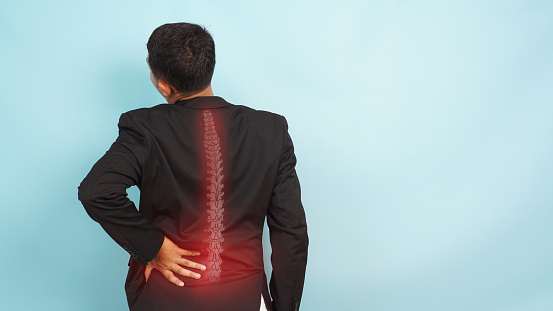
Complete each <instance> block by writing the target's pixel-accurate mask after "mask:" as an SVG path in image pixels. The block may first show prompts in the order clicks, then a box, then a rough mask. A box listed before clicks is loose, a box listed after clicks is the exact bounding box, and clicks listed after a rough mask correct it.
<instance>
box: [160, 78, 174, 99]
mask: <svg viewBox="0 0 553 311" xmlns="http://www.w3.org/2000/svg"><path fill="white" fill-rule="evenodd" d="M157 87H158V90H159V91H160V92H161V95H162V96H163V97H169V96H171V95H172V94H173V93H175V90H174V89H173V87H172V86H171V85H170V84H169V83H167V82H163V81H157Z"/></svg>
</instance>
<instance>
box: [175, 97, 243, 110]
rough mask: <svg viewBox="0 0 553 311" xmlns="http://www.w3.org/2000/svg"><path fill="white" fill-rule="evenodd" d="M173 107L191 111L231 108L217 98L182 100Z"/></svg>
mask: <svg viewBox="0 0 553 311" xmlns="http://www.w3.org/2000/svg"><path fill="white" fill-rule="evenodd" d="M175 105H179V106H184V107H187V108H192V109H205V108H221V107H228V106H233V105H232V104H231V103H229V102H227V101H226V100H224V99H223V98H222V97H219V96H197V97H193V98H190V99H183V100H179V101H177V102H175Z"/></svg>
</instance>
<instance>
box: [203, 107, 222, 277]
mask: <svg viewBox="0 0 553 311" xmlns="http://www.w3.org/2000/svg"><path fill="white" fill-rule="evenodd" d="M203 117H204V148H205V155H206V159H207V175H206V181H207V199H208V201H207V203H206V204H207V206H208V210H207V224H208V228H207V229H206V230H205V231H206V232H209V236H208V238H207V239H206V240H205V242H207V244H208V246H207V250H206V251H207V260H208V263H207V269H206V273H207V276H208V279H209V281H210V282H218V281H219V280H220V278H221V263H222V259H221V253H222V252H223V247H222V246H221V242H223V240H224V239H223V235H222V234H221V231H222V230H223V229H224V226H223V211H224V208H223V202H224V200H223V194H224V192H223V186H224V184H223V160H222V159H221V156H222V155H221V144H220V140H219V136H218V135H217V132H216V131H215V123H214V121H213V115H212V114H211V111H209V110H204V111H203Z"/></svg>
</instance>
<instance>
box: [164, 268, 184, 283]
mask: <svg viewBox="0 0 553 311" xmlns="http://www.w3.org/2000/svg"><path fill="white" fill-rule="evenodd" d="M163 275H164V276H165V278H166V279H167V280H168V281H169V282H171V283H173V284H175V285H177V286H184V283H183V282H182V281H181V280H179V279H178V278H177V277H176V276H175V275H174V274H173V272H171V271H169V270H163Z"/></svg>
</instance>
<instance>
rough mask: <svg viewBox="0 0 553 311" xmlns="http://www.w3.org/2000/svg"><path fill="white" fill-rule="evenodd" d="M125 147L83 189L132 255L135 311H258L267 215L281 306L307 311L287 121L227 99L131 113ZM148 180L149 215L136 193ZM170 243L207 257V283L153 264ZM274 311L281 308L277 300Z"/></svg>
mask: <svg viewBox="0 0 553 311" xmlns="http://www.w3.org/2000/svg"><path fill="white" fill-rule="evenodd" d="M119 127H120V134H119V137H118V139H117V141H116V142H115V143H114V144H113V145H112V147H111V148H110V150H109V151H108V152H107V153H106V155H105V156H104V157H102V159H100V160H99V161H98V163H96V165H95V166H94V167H93V169H92V171H91V172H90V173H89V175H88V176H87V177H86V178H85V180H83V183H81V186H80V187H79V198H80V199H81V201H83V204H84V206H85V208H86V209H87V212H88V213H89V214H90V216H91V217H92V218H93V219H95V220H96V221H98V222H99V223H100V224H101V225H102V226H103V227H104V229H105V230H106V231H107V232H108V233H109V234H110V235H111V236H112V238H114V240H116V241H117V242H118V243H119V244H120V245H121V246H122V247H123V248H125V249H126V250H127V251H128V252H129V253H130V254H131V256H132V257H133V258H134V259H135V260H131V261H130V262H129V265H130V267H129V274H128V277H127V282H126V284H125V288H126V291H127V297H128V300H129V306H130V307H131V309H132V310H153V309H155V310H177V309H178V310H258V309H259V299H260V297H259V295H260V293H262V292H263V294H264V299H265V301H267V302H269V301H271V298H270V297H269V295H268V291H267V288H266V279H265V274H264V272H263V266H264V265H263V252H262V246H261V240H262V230H263V224H264V220H265V216H266V215H267V222H268V225H269V228H270V232H271V244H272V248H273V255H272V264H273V275H272V278H271V294H272V296H273V299H274V308H275V309H276V310H294V309H297V308H298V307H299V301H300V299H301V293H302V288H303V280H304V275H305V264H306V260H307V243H308V238H307V229H306V222H305V215H304V211H303V207H302V204H301V198H300V186H299V181H298V178H297V176H296V174H295V163H296V158H295V156H294V151H293V145H292V141H291V139H290V136H289V135H288V132H287V129H288V128H287V124H286V120H285V119H284V117H282V116H280V115H277V114H274V113H270V112H266V111H257V110H254V109H251V108H248V107H246V106H240V105H232V104H230V103H228V102H226V101H225V100H224V99H222V98H220V97H218V96H204V97H194V98H192V99H187V100H180V101H177V102H176V103H175V104H162V105H158V106H155V107H152V108H143V109H137V110H133V111H129V112H127V113H125V114H123V115H122V116H121V119H120V122H119ZM133 184H137V185H138V187H139V188H140V190H141V195H140V212H137V211H136V208H135V207H134V205H133V204H132V202H130V201H129V200H128V199H127V198H126V193H123V192H124V190H125V189H126V188H127V187H129V186H131V185H133ZM162 236H165V237H167V238H169V239H170V240H172V241H173V242H174V243H175V244H177V245H178V246H179V247H180V248H183V249H187V250H198V251H200V252H201V255H200V256H190V257H186V256H183V257H184V258H187V259H190V260H192V261H195V262H197V263H200V264H203V265H205V266H206V267H207V270H206V271H203V272H202V271H199V270H196V272H198V273H199V274H201V278H199V279H192V278H182V277H181V280H182V281H183V282H184V286H183V287H178V286H175V285H174V284H171V283H170V282H169V281H167V280H166V279H165V277H164V276H162V275H161V274H160V273H159V272H157V271H155V270H154V271H153V272H152V275H151V276H150V278H149V279H148V281H147V282H146V280H145V277H144V269H145V266H144V265H145V264H146V263H147V262H148V261H149V260H150V259H152V258H153V256H155V255H156V252H157V250H159V247H160V243H161V240H160V239H161V238H162ZM268 304H269V306H268V309H271V305H270V303H268Z"/></svg>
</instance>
